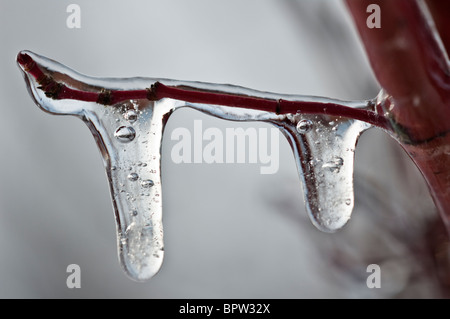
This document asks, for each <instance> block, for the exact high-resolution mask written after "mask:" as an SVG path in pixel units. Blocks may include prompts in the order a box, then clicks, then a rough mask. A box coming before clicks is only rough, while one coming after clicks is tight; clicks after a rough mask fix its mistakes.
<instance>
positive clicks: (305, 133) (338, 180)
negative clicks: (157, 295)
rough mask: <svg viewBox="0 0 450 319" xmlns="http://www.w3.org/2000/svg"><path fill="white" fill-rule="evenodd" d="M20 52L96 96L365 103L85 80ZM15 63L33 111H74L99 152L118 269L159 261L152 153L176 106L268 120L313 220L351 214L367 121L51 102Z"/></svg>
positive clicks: (155, 103) (161, 104)
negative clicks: (211, 95) (178, 94)
mask: <svg viewBox="0 0 450 319" xmlns="http://www.w3.org/2000/svg"><path fill="white" fill-rule="evenodd" d="M21 55H22V56H28V57H30V58H31V59H32V60H33V61H34V62H35V63H36V65H38V66H39V68H40V69H41V70H42V72H44V73H45V74H46V75H48V76H50V77H52V78H53V79H54V80H55V81H57V83H58V85H64V86H66V87H68V88H72V89H76V90H81V91H84V92H92V93H97V94H98V93H102V94H103V92H107V91H108V90H122V91H125V90H130V91H132V90H146V89H147V88H149V87H150V86H151V85H152V84H155V83H156V82H159V83H164V85H168V86H189V87H194V88H196V89H199V90H209V91H210V92H224V93H227V94H237V95H241V96H253V97H258V98H261V99H272V100H274V101H279V100H280V99H284V100H289V101H305V102H306V103H318V104H327V103H338V104H340V105H345V106H347V107H352V108H362V107H363V106H364V105H365V102H361V103H357V102H354V103H345V102H341V101H334V100H329V99H324V98H317V97H305V96H294V95H278V94H273V93H265V92H259V91H254V90H249V89H245V88H242V87H236V86H230V85H215V84H207V83H199V82H181V81H173V80H162V79H152V78H128V79H117V78H115V79H102V78H92V77H87V76H84V75H81V74H79V73H77V72H75V71H73V70H70V69H69V68H67V67H65V66H63V65H62V64H60V63H57V62H55V61H52V60H49V59H47V58H44V57H41V56H39V55H37V54H34V53H32V52H28V51H24V52H22V53H21ZM19 56H20V54H19ZM19 66H20V67H21V69H22V71H23V73H24V77H25V80H26V82H27V84H28V89H29V91H30V93H31V95H32V97H33V99H34V101H35V102H36V104H37V105H38V106H39V107H40V108H41V109H43V110H44V111H46V112H49V113H52V114H61V115H74V116H77V117H79V118H81V119H82V120H83V121H84V122H85V123H86V124H87V125H88V127H89V129H90V130H91V132H92V134H93V136H94V138H95V140H96V142H97V145H98V147H99V149H100V152H101V154H102V156H103V161H104V166H105V169H106V173H107V176H108V181H109V184H110V190H111V196H112V202H113V207H114V212H115V217H116V226H117V242H118V252H119V259H120V261H121V264H122V266H123V268H124V269H125V271H126V273H127V274H128V275H129V276H130V277H131V278H133V279H135V280H137V281H144V280H147V279H149V278H151V277H152V276H154V275H155V274H156V273H157V272H158V270H159V269H160V267H161V264H162V261H163V256H164V244H163V226H162V194H161V168H160V160H161V152H160V151H161V143H162V137H163V132H164V127H165V123H166V122H167V120H168V119H169V116H170V115H171V114H172V113H173V112H174V111H175V110H176V109H178V108H180V107H190V108H194V109H197V110H199V111H202V112H204V113H207V114H210V115H213V116H216V117H218V118H222V119H227V120H233V121H261V122H268V123H271V124H274V125H276V126H277V127H279V128H280V129H281V130H282V131H283V133H285V135H286V136H287V138H288V139H289V142H290V144H291V146H292V149H293V151H294V154H295V157H296V160H297V165H298V169H299V173H300V176H301V179H302V181H303V182H304V183H305V187H304V190H305V200H306V201H307V207H308V211H309V214H310V217H311V219H312V221H313V223H314V224H315V225H316V226H317V227H318V228H319V229H321V230H323V231H326V232H333V231H335V230H337V229H339V228H341V227H342V226H344V225H345V223H346V222H347V221H348V220H349V218H350V216H351V212H352V209H353V202H354V198H353V159H354V150H355V146H356V143H357V140H358V137H359V135H360V134H361V133H362V132H363V131H364V130H366V129H368V128H369V127H370V125H369V124H366V123H364V122H361V121H358V120H353V119H348V118H341V117H335V116H334V117H332V116H327V115H312V114H301V113H296V114H277V113H276V112H267V111H260V110H254V109H247V108H239V107H230V106H223V105H212V104H205V103H193V102H192V101H191V102H186V101H183V100H181V99H172V98H162V99H159V100H149V99H147V98H145V99H144V98H140V99H129V100H125V101H121V102H120V103H115V104H112V105H105V104H107V103H103V104H102V103H100V102H98V101H95V100H94V101H80V100H76V99H72V98H64V99H55V98H53V97H52V96H51V94H50V95H49V94H48V92H44V91H43V90H42V87H41V85H40V84H39V82H38V81H37V80H36V78H35V77H33V76H32V75H30V73H29V72H28V71H29V70H27V67H26V66H27V64H24V63H23V61H22V63H21V61H19ZM46 93H47V94H46ZM103 98H105V96H103ZM102 101H103V100H102Z"/></svg>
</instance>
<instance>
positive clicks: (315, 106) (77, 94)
mask: <svg viewBox="0 0 450 319" xmlns="http://www.w3.org/2000/svg"><path fill="white" fill-rule="evenodd" d="M17 62H18V63H19V64H20V65H21V66H22V67H23V69H24V70H25V72H27V73H28V74H29V75H31V76H32V77H34V78H35V80H36V81H37V82H38V84H39V85H40V87H39V88H40V89H41V90H43V91H44V92H45V94H46V96H47V97H49V98H52V99H55V100H63V99H73V100H79V101H86V102H96V103H99V104H103V105H114V104H116V103H119V102H122V101H126V100H137V99H148V100H151V101H156V100H161V99H163V98H171V99H176V100H180V101H185V102H190V103H201V104H212V105H222V106H230V107H238V108H247V109H253V110H258V111H266V112H273V113H276V114H289V113H292V114H296V113H304V114H325V115H330V116H343V117H348V118H353V119H357V120H361V121H364V122H367V123H370V124H372V125H375V126H378V127H380V128H383V129H386V130H390V124H389V122H388V120H387V119H386V118H385V117H383V116H380V115H379V114H377V113H375V112H374V111H370V110H365V109H357V108H351V107H348V106H344V105H341V104H337V103H331V102H330V103H321V102H308V101H290V100H284V99H278V100H277V99H265V98H260V97H254V96H248V95H239V94H231V93H223V92H220V93H219V92H217V91H214V92H213V91H208V90H201V89H198V88H193V87H187V86H167V85H164V84H162V83H160V82H156V83H154V84H152V85H151V87H150V88H147V89H146V90H129V91H121V90H102V91H101V92H88V91H80V90H75V89H72V88H70V87H68V86H66V85H65V84H62V83H59V82H56V81H55V80H54V79H53V78H52V77H51V76H49V75H46V74H45V73H44V72H43V71H42V70H41V68H40V67H39V66H38V65H37V64H36V62H35V61H34V60H33V59H32V58H31V57H30V56H29V55H28V54H26V53H19V55H18V56H17Z"/></svg>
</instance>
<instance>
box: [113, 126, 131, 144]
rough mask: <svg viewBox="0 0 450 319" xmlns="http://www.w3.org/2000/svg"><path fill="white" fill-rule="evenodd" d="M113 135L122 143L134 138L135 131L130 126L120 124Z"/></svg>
mask: <svg viewBox="0 0 450 319" xmlns="http://www.w3.org/2000/svg"><path fill="white" fill-rule="evenodd" d="M114 136H115V137H116V138H117V139H118V140H119V141H120V142H122V143H128V142H131V141H132V140H134V138H135V137H136V131H135V130H134V128H132V127H131V126H121V127H119V128H118V129H117V130H116V132H115V133H114Z"/></svg>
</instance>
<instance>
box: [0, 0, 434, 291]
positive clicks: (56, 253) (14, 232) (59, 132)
mask: <svg viewBox="0 0 450 319" xmlns="http://www.w3.org/2000/svg"><path fill="white" fill-rule="evenodd" d="M70 3H76V4H78V5H80V7H81V29H69V28H67V27H66V19H67V17H68V15H69V14H68V13H66V7H67V6H68V5H69V4H70ZM0 40H1V42H0V43H1V44H0V48H1V50H0V70H1V72H0V104H1V105H0V107H1V114H2V117H1V124H2V125H1V126H2V128H1V130H2V132H3V133H2V136H3V137H2V138H1V139H0V149H1V152H0V178H1V184H0V256H1V258H0V297H1V298H16V297H20V298H22V297H23V298H79V297H86V298H316V297H319V298H335V297H340V298H347V297H363V298H377V297H387V298H390V297H439V296H442V291H441V289H440V284H439V280H438V278H437V276H436V272H435V270H434V268H433V261H432V253H430V251H429V250H428V248H427V247H428V246H427V238H428V237H427V234H428V233H429V230H430V227H431V226H430V225H432V223H433V221H434V220H435V218H436V213H435V210H434V206H433V204H432V202H431V200H430V197H429V195H428V193H427V190H426V187H425V185H424V182H423V180H422V179H421V177H420V174H419V173H418V172H417V170H416V169H415V167H414V166H413V164H412V163H411V162H410V161H409V160H408V159H407V157H406V156H405V155H404V154H403V152H402V150H401V149H400V148H399V147H398V146H397V145H396V143H395V142H394V141H393V140H391V139H390V138H389V137H388V136H386V135H385V134H384V133H383V132H381V131H379V130H375V129H373V130H370V131H369V132H366V133H365V134H364V135H363V137H362V138H361V140H360V143H359V145H358V148H357V151H356V170H355V188H356V208H355V211H354V215H353V218H352V220H351V221H350V223H349V224H348V225H347V226H346V227H345V228H344V229H343V230H342V231H340V232H339V233H337V234H324V233H321V232H319V231H318V230H316V229H315V228H314V227H313V226H312V225H311V223H310V222H309V219H308V217H307V215H306V212H305V208H304V204H303V192H302V186H301V184H300V180H299V177H298V175H297V169H296V167H295V162H294V157H293V155H292V153H291V150H290V148H289V145H288V143H287V141H286V140H285V139H284V137H283V136H281V135H280V170H279V172H278V173H277V174H274V175H260V174H259V165H255V164H220V165H219V164H178V165H176V164H174V163H173V162H172V161H171V159H170V150H171V147H172V146H173V145H174V143H175V142H174V141H171V140H170V133H171V132H172V130H173V129H174V128H176V127H187V128H192V126H193V121H194V120H195V119H202V120H203V127H204V129H205V128H207V127H219V128H222V129H224V130H225V128H226V127H250V126H255V127H264V126H262V124H255V123H234V122H226V121H222V120H219V119H215V118H212V117H208V116H206V115H204V114H201V113H199V112H196V111H193V110H189V109H185V110H180V111H177V112H176V113H175V114H174V115H173V116H172V117H171V119H170V121H169V123H168V126H167V129H166V133H165V140H164V144H163V163H162V169H163V203H164V216H163V221H164V230H165V261H164V264H163V267H162V269H161V271H160V272H159V273H158V275H157V276H156V277H154V278H153V279H152V280H150V281H149V282H146V283H136V282H134V281H132V280H130V279H129V278H128V277H127V276H126V275H125V273H124V272H123V271H122V269H121V267H120V265H119V262H118V258H117V252H116V234H115V225H114V217H113V210H112V205H111V200H110V194H109V188H108V185H107V179H106V174H105V172H104V169H103V166H102V161H101V157H100V154H99V151H98V150H97V147H96V145H95V142H94V139H93V138H92V136H91V133H90V132H89V130H88V129H87V127H85V125H84V124H83V123H82V122H81V121H80V120H78V119H76V118H72V117H56V116H51V115H49V114H46V113H44V112H42V111H41V110H39V109H38V108H37V107H36V106H35V105H34V103H33V102H32V100H31V98H30V96H29V94H28V92H27V91H26V88H25V83H24V81H23V78H22V75H21V74H20V72H19V69H18V68H17V66H16V63H15V57H16V55H17V53H18V52H19V51H20V50H23V49H28V50H31V51H34V52H36V53H38V54H41V55H44V56H47V57H49V58H51V59H55V60H57V61H59V62H61V63H63V64H66V65H67V66H69V67H71V68H73V69H75V70H77V71H79V72H81V73H84V74H87V75H91V76H100V77H132V76H147V77H162V78H172V79H179V80H193V81H205V82H213V83H231V84H235V85H241V86H245V87H249V88H253V89H258V90H263V91H271V92H278V93H295V94H305V95H319V96H328V97H333V98H339V99H349V100H353V99H369V98H373V97H374V96H376V94H377V92H378V90H379V87H378V85H377V83H376V80H375V79H374V77H373V75H372V73H371V70H370V67H369V65H368V62H367V59H366V57H365V54H364V51H363V49H362V47H361V44H360V43H359V40H358V37H357V35H356V33H355V31H354V29H353V26H352V22H351V19H350V17H349V15H348V13H347V11H346V9H345V6H344V4H343V3H342V2H341V1H339V0H333V1H330V0H321V1H318V0H297V1H294V0H292V1H288V0H285V1H279V0H277V1H275V0H265V1H257V0H249V1H237V0H229V1H210V0H193V1H182V0H172V1H81V0H79V1H76V2H68V1H42V0H39V1H24V0H21V1H17V0H16V1H12V0H1V1H0ZM267 127H269V126H267ZM72 263H76V264H78V265H80V267H81V289H68V288H67V287H66V278H67V276H68V273H66V267H67V265H69V264H72ZM371 263H378V264H379V265H380V266H381V270H382V288H381V289H372V290H371V289H368V288H367V286H366V278H367V276H368V275H369V274H368V273H367V272H366V267H367V265H369V264H371Z"/></svg>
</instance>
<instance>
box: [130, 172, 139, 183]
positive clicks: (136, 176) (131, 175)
mask: <svg viewBox="0 0 450 319" xmlns="http://www.w3.org/2000/svg"><path fill="white" fill-rule="evenodd" d="M138 178H139V175H138V174H136V173H131V174H129V175H128V180H130V181H132V182H134V181H137V180H138Z"/></svg>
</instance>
